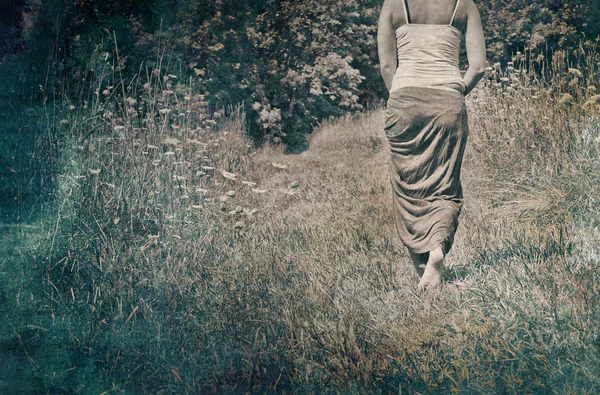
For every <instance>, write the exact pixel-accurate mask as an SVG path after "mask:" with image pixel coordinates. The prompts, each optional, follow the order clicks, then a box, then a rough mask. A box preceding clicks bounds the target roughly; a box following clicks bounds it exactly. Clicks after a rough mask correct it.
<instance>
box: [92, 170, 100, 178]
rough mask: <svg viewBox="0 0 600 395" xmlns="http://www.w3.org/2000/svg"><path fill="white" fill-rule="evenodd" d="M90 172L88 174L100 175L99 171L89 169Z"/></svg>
mask: <svg viewBox="0 0 600 395" xmlns="http://www.w3.org/2000/svg"><path fill="white" fill-rule="evenodd" d="M89 170H90V174H92V175H94V176H97V175H98V174H100V169H89Z"/></svg>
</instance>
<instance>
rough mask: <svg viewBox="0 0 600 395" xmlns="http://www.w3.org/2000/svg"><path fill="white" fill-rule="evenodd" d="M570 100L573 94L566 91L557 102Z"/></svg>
mask: <svg viewBox="0 0 600 395" xmlns="http://www.w3.org/2000/svg"><path fill="white" fill-rule="evenodd" d="M572 101H573V96H571V95H569V94H568V93H565V94H564V95H562V97H561V98H560V100H559V102H560V103H562V104H566V103H570V102H572Z"/></svg>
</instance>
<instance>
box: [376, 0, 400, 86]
mask: <svg viewBox="0 0 600 395" xmlns="http://www.w3.org/2000/svg"><path fill="white" fill-rule="evenodd" d="M392 16H393V15H392V5H391V2H390V1H389V0H385V1H384V2H383V6H382V7H381V13H380V14H379V23H378V26H377V50H378V53H379V71H380V73H381V77H382V78H383V81H384V82H385V86H386V88H387V90H388V91H389V90H390V89H391V87H392V80H393V79H394V74H395V73H396V67H397V66H398V58H397V54H396V35H395V34H394V27H393V24H392Z"/></svg>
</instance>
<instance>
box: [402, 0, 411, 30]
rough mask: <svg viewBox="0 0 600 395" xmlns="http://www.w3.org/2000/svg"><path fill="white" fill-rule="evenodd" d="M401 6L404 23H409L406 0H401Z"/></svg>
mask: <svg viewBox="0 0 600 395" xmlns="http://www.w3.org/2000/svg"><path fill="white" fill-rule="evenodd" d="M402 7H404V18H405V19H406V24H407V25H410V21H409V20H408V0H402Z"/></svg>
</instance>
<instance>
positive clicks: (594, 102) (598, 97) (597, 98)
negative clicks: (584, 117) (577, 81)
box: [583, 95, 600, 106]
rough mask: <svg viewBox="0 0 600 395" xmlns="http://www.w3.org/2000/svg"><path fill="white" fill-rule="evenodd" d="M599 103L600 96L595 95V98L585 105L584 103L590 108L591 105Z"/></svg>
mask: <svg viewBox="0 0 600 395" xmlns="http://www.w3.org/2000/svg"><path fill="white" fill-rule="evenodd" d="M598 101H600V95H594V96H592V97H590V98H589V99H588V100H587V101H586V102H585V103H583V105H584V106H589V105H592V104H596V103H598Z"/></svg>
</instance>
